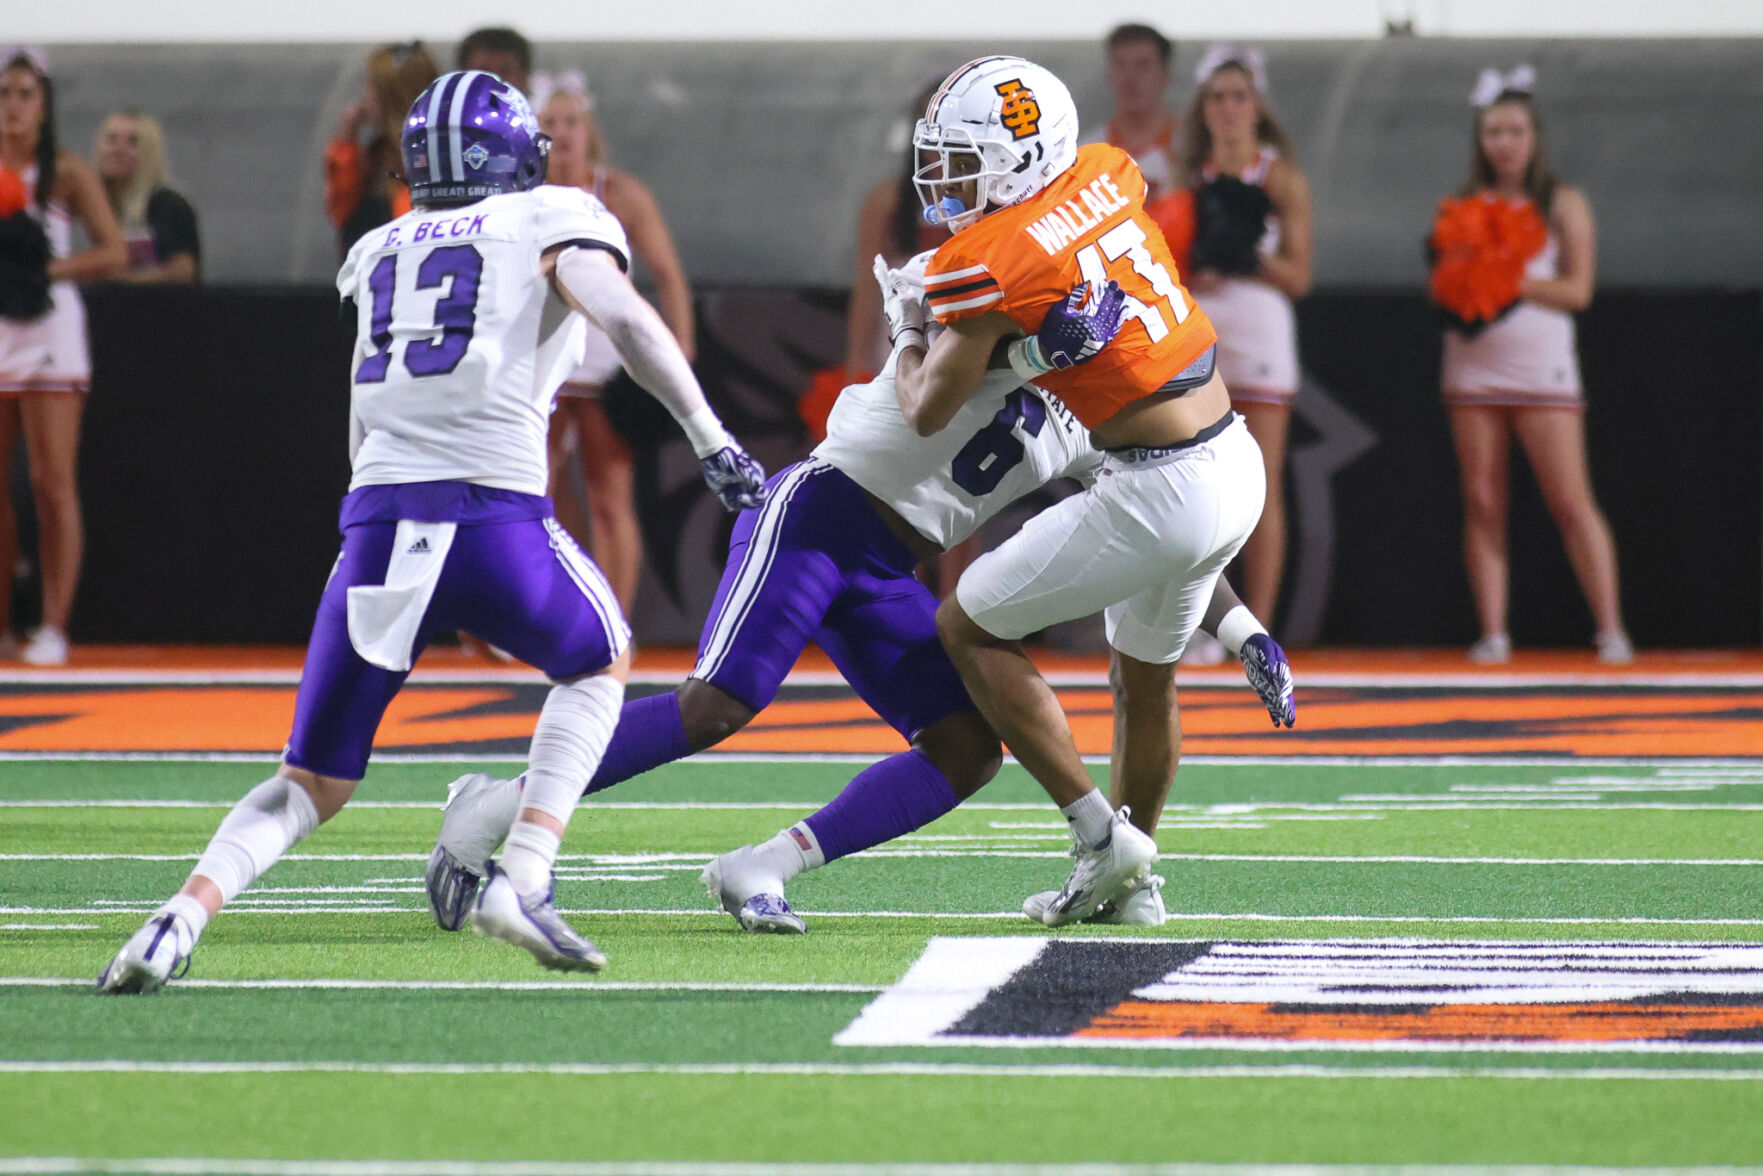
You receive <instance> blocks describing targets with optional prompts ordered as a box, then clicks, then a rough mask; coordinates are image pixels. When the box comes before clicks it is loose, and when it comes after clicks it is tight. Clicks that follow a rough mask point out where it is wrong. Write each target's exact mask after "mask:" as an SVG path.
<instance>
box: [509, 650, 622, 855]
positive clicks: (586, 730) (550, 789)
mask: <svg viewBox="0 0 1763 1176" xmlns="http://www.w3.org/2000/svg"><path fill="white" fill-rule="evenodd" d="M623 705H624V683H622V682H620V681H619V680H618V679H617V678H613V677H611V676H609V675H607V674H596V675H594V676H593V677H592V678H583V679H582V680H581V681H579V682H567V683H563V684H561V685H558V686H553V687H551V693H550V694H549V695H548V696H547V697H546V699H545V707H544V709H543V710H541V711H540V712H539V721H538V724H537V725H536V726H534V728H533V745H532V750H531V751H530V752H529V753H528V755H527V768H526V787H525V788H524V789H523V790H522V792H521V797H520V807H521V808H523V809H529V808H530V809H538V810H539V811H540V812H542V813H546V814H548V815H550V816H553V817H556V818H557V819H558V820H559V821H562V822H563V823H564V824H565V825H567V824H569V818H570V815H571V814H572V813H574V812H575V806H576V805H577V803H579V802H580V801H581V798H582V793H583V792H586V791H587V788H588V781H589V780H592V779H593V778H594V769H596V768H598V767H599V766H600V757H601V756H603V755H605V754H606V745H607V744H608V743H610V742H611V741H612V731H613V728H615V727H617V726H618V712H619V710H620V708H622V707H623Z"/></svg>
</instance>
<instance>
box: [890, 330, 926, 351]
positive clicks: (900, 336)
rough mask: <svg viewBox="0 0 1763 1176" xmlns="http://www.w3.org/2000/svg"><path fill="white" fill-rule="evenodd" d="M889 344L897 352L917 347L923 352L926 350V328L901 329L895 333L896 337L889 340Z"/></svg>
mask: <svg viewBox="0 0 1763 1176" xmlns="http://www.w3.org/2000/svg"><path fill="white" fill-rule="evenodd" d="M889 343H890V344H891V345H892V347H893V349H894V350H895V351H898V350H899V349H900V348H902V347H917V348H918V349H920V350H921V351H922V350H925V349H926V344H925V341H924V328H923V327H901V328H900V329H899V330H898V331H895V332H894V337H893V338H892V339H891V340H889Z"/></svg>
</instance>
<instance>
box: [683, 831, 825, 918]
mask: <svg viewBox="0 0 1763 1176" xmlns="http://www.w3.org/2000/svg"><path fill="white" fill-rule="evenodd" d="M698 881H700V882H702V883H704V889H706V890H707V891H709V892H710V900H711V901H712V902H714V903H716V904H717V905H718V906H720V907H721V908H722V909H723V910H725V911H727V912H728V913H729V914H731V915H733V916H734V917H735V922H737V923H739V924H740V925H741V929H742V930H744V931H754V932H758V933H760V934H773V935H800V934H802V933H803V932H804V931H806V930H808V925H807V924H806V923H804V922H803V921H802V916H801V915H798V914H797V913H796V912H795V911H793V910H791V909H790V904H789V903H787V902H785V901H784V883H783V879H782V878H781V877H780V876H779V875H778V872H777V870H776V868H775V867H773V866H771V865H769V864H768V863H767V862H766V861H765V860H764V858H763V857H762V856H761V855H760V853H759V851H758V850H757V849H756V848H755V847H754V846H751V845H743V846H741V848H739V849H736V850H731V851H729V852H728V853H725V854H723V855H722V856H721V857H714V858H711V859H710V864H709V865H707V866H705V867H704V872H703V873H702V874H699V875H698Z"/></svg>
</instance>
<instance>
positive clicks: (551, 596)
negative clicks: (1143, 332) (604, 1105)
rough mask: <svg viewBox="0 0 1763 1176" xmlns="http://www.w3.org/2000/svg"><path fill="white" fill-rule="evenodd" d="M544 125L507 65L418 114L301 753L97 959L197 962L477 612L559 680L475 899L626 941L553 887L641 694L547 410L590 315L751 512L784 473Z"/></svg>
mask: <svg viewBox="0 0 1763 1176" xmlns="http://www.w3.org/2000/svg"><path fill="white" fill-rule="evenodd" d="M545 145H546V140H545V139H544V137H543V136H542V135H540V134H539V133H538V126H537V122H536V120H535V119H534V118H533V114H532V111H531V110H530V109H528V107H527V103H526V100H525V99H524V98H522V97H521V95H520V93H519V92H518V91H516V90H515V89H514V88H513V87H511V86H509V85H507V84H506V83H505V82H503V81H502V80H501V79H500V78H498V77H497V76H496V75H494V74H490V73H484V72H481V71H466V72H461V73H452V74H446V75H443V76H442V77H440V78H438V79H436V80H435V82H434V84H433V85H431V86H430V87H429V88H428V90H426V91H425V92H424V93H423V94H422V96H421V97H419V98H418V99H417V101H416V103H415V105H414V106H413V107H412V108H411V111H410V115H409V117H408V119H407V120H406V122H405V131H404V141H403V153H404V166H405V171H406V178H407V179H408V181H409V183H410V190H411V197H412V201H413V204H414V207H413V209H412V211H411V212H410V213H408V214H407V215H405V216H403V217H400V218H399V219H398V220H396V221H393V222H392V223H391V224H389V225H385V226H383V227H381V228H379V229H376V230H374V231H373V232H371V233H369V234H367V235H366V236H365V237H363V238H362V239H361V240H360V241H359V242H357V244H356V246H355V247H354V248H353V249H352V250H350V252H349V256H348V259H347V260H346V261H345V262H344V264H343V268H342V272H341V273H340V274H339V275H338V278H337V287H338V290H339V291H340V292H341V294H342V296H343V298H344V299H345V300H346V301H351V300H352V301H353V302H354V303H355V304H356V310H355V315H356V321H357V324H358V331H357V337H356V347H355V361H354V363H355V366H354V381H353V390H352V396H351V400H350V447H351V457H352V460H353V466H354V477H353V479H352V481H351V484H350V491H349V494H348V496H347V497H346V498H344V500H343V505H342V510H341V519H340V522H341V528H342V531H343V547H342V553H341V554H340V555H339V556H338V558H337V563H336V566H335V568H334V569H333V570H332V572H331V578H330V582H329V583H328V584H327V585H326V587H325V591H324V597H323V599H322V600H321V601H320V603H319V609H318V617H317V620H316V621H315V623H314V625H313V632H312V640H311V643H310V644H309V646H308V647H307V654H306V668H305V671H304V673H303V674H302V675H301V680H300V690H299V696H298V699H297V701H296V703H295V713H294V728H293V733H292V735H291V737H290V738H289V740H288V746H287V750H286V751H285V752H284V754H283V758H282V765H281V768H280V769H279V770H278V771H277V773H276V774H275V775H274V776H272V777H270V778H269V779H268V780H266V781H264V782H263V783H262V784H259V785H258V786H257V787H256V788H254V789H252V790H251V792H250V793H249V794H247V795H246V797H245V798H244V799H243V800H242V801H240V802H239V804H238V805H236V806H235V807H234V808H233V810H232V812H230V813H229V814H228V815H227V817H226V819H225V820H224V821H222V822H221V826H220V829H219V831H218V832H216V833H215V835H214V838H213V840H211V841H210V842H209V844H208V848H207V850H206V852H204V853H203V855H202V857H201V859H200V860H199V861H198V862H197V863H196V868H195V870H194V871H193V872H192V873H191V875H190V878H189V880H188V881H187V882H186V883H185V884H184V887H183V889H182V890H180V891H179V892H178V893H177V894H176V895H175V896H174V897H172V898H171V899H170V900H169V901H168V902H166V903H165V905H163V906H162V907H160V908H159V910H157V911H156V912H154V914H153V916H152V917H151V918H150V919H149V920H148V921H147V923H146V925H145V926H144V927H142V928H141V930H140V931H138V932H136V933H135V935H134V936H133V937H132V938H130V939H129V941H128V942H127V943H126V944H124V945H123V947H122V949H121V950H120V951H119V952H118V953H117V954H116V956H115V958H114V959H112V960H111V961H110V963H109V965H108V966H106V967H105V969H104V971H103V972H102V973H101V974H100V975H99V978H98V987H99V990H100V991H102V992H151V991H153V990H155V989H157V988H159V987H160V986H161V985H162V984H164V983H165V981H166V980H167V979H168V978H171V977H172V976H174V975H176V974H181V972H180V971H179V969H181V968H183V967H185V966H187V963H188V960H189V956H190V952H191V950H192V948H193V947H194V945H195V942H196V940H197V938H198V937H199V936H200V935H201V933H202V930H203V928H204V927H205V926H206V925H207V923H208V920H209V918H210V917H211V916H213V915H214V914H215V913H217V912H218V911H219V910H220V908H221V906H222V905H223V904H225V903H226V902H228V901H230V900H231V899H232V898H233V897H235V896H236V895H237V894H238V893H239V892H240V891H242V890H244V889H245V887H247V886H248V885H250V884H251V882H252V881H253V880H255V879H256V878H257V877H258V876H259V875H260V874H261V873H262V872H263V871H264V870H266V869H268V868H269V866H270V865H271V864H272V863H274V862H275V861H276V860H277V859H278V858H280V857H281V856H282V855H283V854H284V853H286V852H287V851H288V849H289V848H290V847H291V846H292V845H294V844H295V843H296V842H298V841H299V840H300V839H302V838H303V837H306V836H307V835H309V834H310V833H312V831H313V830H314V829H316V828H317V827H318V825H319V824H321V823H322V822H324V821H326V820H328V819H329V818H330V817H332V816H334V815H335V814H336V812H337V811H338V810H339V809H340V808H342V806H343V805H344V803H346V802H347V801H348V799H349V797H350V796H351V794H352V793H353V792H354V790H355V786H356V784H357V783H359V781H360V780H361V778H362V776H363V775H364V773H365V771H366V767H367V759H368V753H369V750H370V748H371V746H372V743H373V737H374V732H375V731H376V730H377V728H378V726H379V722H380V718H381V716H382V715H383V714H384V713H385V709H386V706H387V704H388V703H390V702H391V700H392V697H393V696H394V695H395V694H396V693H397V692H398V689H399V687H400V686H402V685H403V682H404V679H405V676H406V675H407V674H408V673H409V671H410V667H411V664H412V663H413V662H414V661H415V660H416V658H417V657H418V656H419V655H420V654H421V652H422V650H423V647H424V646H425V645H426V644H427V642H428V639H429V637H430V635H431V634H433V633H434V632H436V631H437V630H451V629H461V630H464V631H466V632H469V633H471V634H473V635H474V636H476V637H478V638H480V639H482V640H484V641H487V642H489V643H491V644H494V645H497V646H499V647H501V648H503V649H506V650H509V651H510V652H512V653H513V654H515V655H516V656H517V657H520V658H521V659H523V660H525V661H528V662H530V663H531V664H533V665H535V666H538V667H539V668H540V669H542V670H544V671H545V673H546V674H547V675H548V676H549V677H550V678H551V679H552V680H553V682H554V683H555V685H554V686H553V687H552V690H551V693H550V695H549V696H548V697H547V699H546V701H545V705H544V709H543V710H542V712H541V713H540V716H539V720H538V723H537V726H536V727H535V729H534V732H533V742H532V750H531V755H530V759H529V766H528V769H527V774H526V789H525V791H524V793H523V796H522V806H521V811H520V813H519V815H518V819H517V820H516V821H515V822H514V823H513V826H512V830H511V831H510V833H509V834H508V837H507V842H506V848H505V851H504V853H503V855H502V857H501V859H500V860H499V861H498V862H497V863H494V864H492V865H491V866H490V867H489V868H488V876H489V881H488V883H487V885H485V886H484V887H483V888H482V891H481V893H480V894H479V895H478V896H477V899H478V901H477V904H476V906H475V908H474V910H473V912H472V919H473V923H474V925H475V926H476V927H477V929H478V930H479V931H481V932H483V933H484V934H486V935H490V936H493V937H495V938H497V939H502V940H505V941H507V942H510V943H513V944H517V945H519V946H521V947H524V948H526V949H527V950H528V951H530V952H532V954H533V956H534V957H535V958H536V959H537V960H538V961H539V962H540V963H541V964H543V965H545V966H546V967H548V968H556V969H564V970H572V971H596V970H598V969H599V968H601V967H602V966H604V964H605V962H606V960H605V957H604V956H603V955H602V954H601V953H600V951H599V949H597V948H596V947H595V946H594V945H593V944H592V943H590V942H589V941H588V940H586V939H583V938H582V937H581V936H579V935H577V934H576V933H575V931H574V930H573V929H572V928H571V927H570V926H569V925H568V924H567V923H565V922H564V920H563V919H562V917H561V916H559V915H558V913H557V911H556V909H555V908H554V907H553V905H552V901H551V893H552V892H551V867H552V863H553V862H554V860H555V859H556V856H557V851H558V846H559V842H560V841H561V838H562V836H563V832H564V829H565V827H566V826H567V824H568V821H569V817H570V814H571V813H572V812H573V811H574V809H575V805H576V802H577V800H578V799H579V798H580V796H581V793H582V790H583V789H584V788H585V787H586V786H587V783H588V781H589V779H590V778H591V777H592V776H593V774H594V769H595V768H596V767H597V766H598V764H599V761H600V756H601V754H602V752H603V751H604V750H605V747H606V742H607V739H608V738H609V737H610V735H611V733H612V728H613V725H614V724H615V723H616V722H617V720H618V714H619V707H620V704H621V703H622V702H623V699H624V680H625V677H626V675H627V674H628V672H629V666H630V655H629V648H628V646H629V639H630V630H629V628H628V627H627V626H626V624H625V621H624V617H623V615H622V614H621V613H620V611H619V607H618V601H617V600H616V598H614V596H613V594H612V590H611V589H610V588H609V587H608V586H607V584H606V581H605V579H604V578H603V577H602V576H601V575H600V572H599V569H597V568H596V567H595V566H594V564H593V561H592V560H590V559H589V558H588V557H587V556H586V555H584V554H582V552H581V551H580V550H579V549H578V548H577V547H576V545H575V543H574V542H573V541H571V540H570V538H569V537H568V535H567V534H565V533H564V531H563V530H562V528H561V527H559V526H558V525H557V521H556V519H555V518H553V517H552V511H551V503H550V500H549V499H547V498H546V497H545V485H546V463H545V433H546V424H547V418H548V417H549V414H550V409H551V400H552V396H553V395H554V394H555V392H556V390H557V385H558V384H559V383H560V382H561V381H562V379H563V378H564V376H565V375H566V374H568V373H569V371H570V370H572V368H573V367H574V366H575V365H576V364H577V363H578V362H580V359H581V352H582V339H583V332H584V323H583V319H582V316H583V315H585V316H587V317H588V318H590V319H592V320H593V322H594V323H595V324H596V325H597V326H598V327H600V328H601V329H602V330H604V331H605V332H606V333H607V334H608V335H609V336H610V337H611V338H612V339H613V341H614V342H615V344H616V345H617V347H618V350H619V355H620V358H621V359H622V360H623V361H624V363H625V366H626V367H627V368H628V369H629V370H630V371H631V373H632V374H633V375H634V376H635V377H636V379H637V380H638V382H640V383H641V384H643V386H644V387H645V388H647V389H648V390H649V391H650V392H651V393H652V394H653V395H654V396H655V397H656V399H658V400H660V401H661V402H662V403H663V404H664V405H666V407H667V408H668V410H669V411H670V412H672V414H673V415H674V416H675V418H676V419H678V420H679V422H680V424H681V426H682V427H683V428H684V430H685V432H686V434H687V436H688V437H689V438H690V439H691V442H692V445H693V448H694V449H695V450H696V451H697V453H698V456H699V458H700V461H701V463H702V465H703V467H704V475H705V479H706V480H707V481H708V482H709V484H710V486H711V488H712V489H713V490H714V491H715V492H716V494H717V495H718V497H719V498H721V500H722V501H723V503H724V505H726V506H728V507H729V508H730V509H740V508H744V507H755V506H757V505H759V503H760V501H761V500H762V498H763V494H764V491H763V485H764V481H765V475H764V471H763V470H761V469H760V468H759V466H758V464H757V463H755V462H754V461H753V460H752V458H750V457H748V456H747V454H746V453H745V451H743V450H742V449H741V447H740V446H739V445H737V444H736V443H735V442H734V440H733V439H732V438H731V437H729V435H728V434H727V432H726V431H725V430H724V429H723V427H722V424H721V422H720V421H719V420H718V419H717V417H716V414H715V413H714V412H713V411H712V410H711V409H710V407H709V406H708V405H707V404H706V403H705V402H704V397H703V393H702V392H701V391H700V390H699V388H698V385H697V382H696V381H695V380H694V378H693V376H692V373H691V369H690V367H689V366H688V365H687V363H686V361H685V358H684V356H682V355H681V354H680V351H679V348H678V346H677V345H676V344H675V343H674V341H673V337H672V335H670V334H669V333H668V332H667V329H666V328H665V327H664V326H663V325H662V323H661V321H660V319H659V318H658V317H657V316H656V314H655V312H654V311H653V310H652V309H651V308H650V307H649V305H648V304H647V303H646V302H644V301H643V299H642V298H641V297H639V296H638V295H637V293H636V291H635V290H633V289H632V288H631V286H630V283H629V282H628V281H627V280H626V279H625V277H624V272H623V271H624V269H625V267H626V264H627V250H626V245H625V239H624V233H623V232H622V230H621V229H620V228H619V225H618V221H617V220H615V219H614V218H613V217H612V216H611V215H610V214H609V213H608V212H607V211H606V209H605V208H604V207H602V206H601V205H600V203H599V202H598V201H596V200H595V199H594V198H593V197H591V196H589V195H588V194H586V193H584V192H581V191H572V190H567V189H560V188H547V187H540V186H539V185H540V184H542V183H543V180H544V176H545Z"/></svg>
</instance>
